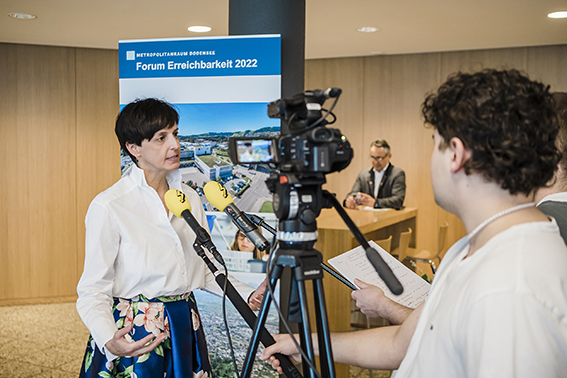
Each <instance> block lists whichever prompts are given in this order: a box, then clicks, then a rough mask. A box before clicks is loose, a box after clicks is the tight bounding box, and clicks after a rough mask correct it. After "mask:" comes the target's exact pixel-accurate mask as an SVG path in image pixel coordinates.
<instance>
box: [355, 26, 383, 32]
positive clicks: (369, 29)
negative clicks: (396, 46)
mask: <svg viewBox="0 0 567 378" xmlns="http://www.w3.org/2000/svg"><path fill="white" fill-rule="evenodd" d="M356 30H358V31H359V32H362V33H374V32H377V31H378V30H380V28H375V27H374V26H363V27H361V28H358V29H356Z"/></svg>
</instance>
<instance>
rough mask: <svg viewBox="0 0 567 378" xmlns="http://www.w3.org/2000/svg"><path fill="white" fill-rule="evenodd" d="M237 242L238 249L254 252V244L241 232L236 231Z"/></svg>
mask: <svg viewBox="0 0 567 378" xmlns="http://www.w3.org/2000/svg"><path fill="white" fill-rule="evenodd" d="M237 242H238V250H239V251H241V252H254V244H252V242H251V241H250V239H248V238H247V237H246V236H245V235H244V234H243V233H242V232H238V236H237Z"/></svg>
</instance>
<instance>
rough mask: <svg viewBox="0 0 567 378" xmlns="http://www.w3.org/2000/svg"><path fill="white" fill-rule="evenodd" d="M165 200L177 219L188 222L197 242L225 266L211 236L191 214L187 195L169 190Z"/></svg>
mask: <svg viewBox="0 0 567 378" xmlns="http://www.w3.org/2000/svg"><path fill="white" fill-rule="evenodd" d="M164 199H165V204H166V206H167V208H168V209H169V210H170V211H171V212H172V213H173V214H175V215H176V216H177V217H179V218H183V219H185V222H187V224H188V225H189V227H191V229H192V230H193V232H195V235H196V236H197V240H196V242H197V243H198V244H199V245H201V246H204V247H205V248H207V249H208V250H209V251H210V252H211V253H212V254H213V256H214V257H215V259H216V260H217V261H218V262H219V263H221V264H222V265H223V266H224V265H225V263H224V260H223V258H222V256H221V254H220V253H219V252H218V251H217V248H216V247H215V245H214V244H213V241H212V240H211V236H210V235H209V233H208V232H207V230H205V229H204V228H203V227H202V226H201V225H200V224H199V222H197V219H195V217H194V216H193V214H192V213H191V204H190V203H189V200H188V199H187V197H186V196H185V194H184V193H183V192H181V191H179V190H177V189H169V190H168V191H167V192H166V193H165V196H164Z"/></svg>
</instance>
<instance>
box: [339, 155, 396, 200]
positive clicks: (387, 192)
mask: <svg viewBox="0 0 567 378" xmlns="http://www.w3.org/2000/svg"><path fill="white" fill-rule="evenodd" d="M374 185H375V183H374V171H373V169H372V168H370V169H363V170H362V171H360V173H359V174H358V177H357V178H356V181H355V182H354V185H353V186H352V189H351V191H350V193H349V194H347V197H348V196H350V195H355V194H356V193H358V192H362V193H366V194H369V195H371V196H372V197H374ZM379 185H380V189H379V190H378V197H376V203H375V204H374V207H375V208H382V207H389V208H393V209H397V210H400V209H403V208H404V198H405V197H406V174H405V172H404V171H403V170H401V169H400V168H397V167H394V166H393V165H392V164H391V163H390V165H389V166H388V168H386V172H384V177H382V182H380V184H379ZM345 201H346V199H345ZM343 204H344V203H343Z"/></svg>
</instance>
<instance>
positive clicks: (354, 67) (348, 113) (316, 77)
mask: <svg viewBox="0 0 567 378" xmlns="http://www.w3.org/2000/svg"><path fill="white" fill-rule="evenodd" d="M363 64H364V59H363V58H346V59H345V58H343V59H323V60H313V61H311V60H308V61H306V62H305V89H326V88H329V87H338V88H341V89H342V91H343V92H342V94H341V97H340V98H339V102H338V103H337V106H336V107H335V109H334V110H333V113H335V115H336V116H337V122H336V123H335V124H333V125H329V127H333V128H338V129H339V130H341V132H342V133H343V135H345V136H346V137H347V139H348V141H349V142H350V143H351V145H353V146H359V145H360V144H363V135H362V133H361V132H360V130H361V129H362V127H363V125H362V123H363V122H362V120H363V113H364V112H363V88H364V82H363ZM332 101H333V100H332V99H329V100H327V102H326V103H325V105H324V106H325V107H326V108H327V109H328V108H329V107H330V106H331V105H332V103H333V102H332ZM363 159H364V155H361V154H360V153H359V150H358V149H356V148H355V153H354V157H353V160H352V162H351V163H350V165H349V166H348V167H347V168H346V169H344V170H343V171H341V172H335V173H331V174H328V175H327V176H326V178H327V184H326V185H324V186H323V188H325V189H327V190H329V191H330V192H331V193H335V194H336V195H337V198H338V199H339V201H340V202H341V203H342V201H343V199H344V198H345V196H346V194H347V193H348V192H350V189H351V187H352V184H353V183H354V179H355V178H356V173H358V171H357V172H356V173H354V175H353V172H352V166H358V165H360V163H361V162H362V160H363Z"/></svg>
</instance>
